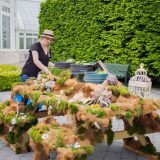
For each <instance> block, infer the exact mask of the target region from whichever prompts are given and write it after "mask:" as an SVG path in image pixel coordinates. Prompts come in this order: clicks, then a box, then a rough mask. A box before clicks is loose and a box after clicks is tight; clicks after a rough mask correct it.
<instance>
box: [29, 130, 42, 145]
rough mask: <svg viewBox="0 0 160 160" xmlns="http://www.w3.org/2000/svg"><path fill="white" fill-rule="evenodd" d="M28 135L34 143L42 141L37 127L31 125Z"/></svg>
mask: <svg viewBox="0 0 160 160" xmlns="http://www.w3.org/2000/svg"><path fill="white" fill-rule="evenodd" d="M29 135H30V137H31V138H32V140H33V141H34V142H36V143H41V142H42V133H41V132H40V130H39V129H37V128H35V127H33V128H32V129H31V130H30V131H29Z"/></svg>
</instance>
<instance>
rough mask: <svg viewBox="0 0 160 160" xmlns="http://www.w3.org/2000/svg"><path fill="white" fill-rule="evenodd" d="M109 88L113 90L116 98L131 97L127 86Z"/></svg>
mask: <svg viewBox="0 0 160 160" xmlns="http://www.w3.org/2000/svg"><path fill="white" fill-rule="evenodd" d="M109 88H110V89H111V90H112V94H113V95H114V96H116V97H118V96H120V95H122V96H125V97H128V96H129V95H130V92H129V91H128V88H127V87H125V86H112V85H111V86H110V87H109Z"/></svg>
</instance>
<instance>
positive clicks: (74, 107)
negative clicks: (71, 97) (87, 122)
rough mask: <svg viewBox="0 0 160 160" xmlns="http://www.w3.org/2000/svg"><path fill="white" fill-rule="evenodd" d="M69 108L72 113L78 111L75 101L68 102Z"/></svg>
mask: <svg viewBox="0 0 160 160" xmlns="http://www.w3.org/2000/svg"><path fill="white" fill-rule="evenodd" d="M69 108H70V109H71V113H72V114H75V113H77V112H78V104H77V103H70V104H69Z"/></svg>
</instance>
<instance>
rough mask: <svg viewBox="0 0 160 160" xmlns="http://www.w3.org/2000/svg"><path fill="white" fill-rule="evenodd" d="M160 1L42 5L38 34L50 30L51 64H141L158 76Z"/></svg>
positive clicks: (70, 0) (49, 0)
mask: <svg viewBox="0 0 160 160" xmlns="http://www.w3.org/2000/svg"><path fill="white" fill-rule="evenodd" d="M159 10H160V3H159V0H143V1H142V0H134V1H131V0H85V1H82V0H76V1H75V0H46V1H45V2H42V3H41V11H40V15H39V23H40V34H41V33H42V31H43V30H44V29H45V28H48V29H51V30H54V32H55V35H56V38H57V39H58V40H57V41H56V42H54V43H53V45H52V46H51V47H52V51H53V58H52V60H53V61H62V60H66V59H69V58H73V59H76V60H77V61H82V60H85V61H88V62H91V61H97V60H99V59H101V60H103V61H105V62H111V63H114V62H115V63H122V64H130V66H131V68H130V73H131V74H133V73H134V71H135V69H136V68H137V67H139V64H140V63H141V62H143V63H144V64H145V67H146V68H147V69H148V74H149V75H150V76H153V77H159V76H160V63H159V59H160V54H159V53H160V45H159V42H160V16H159Z"/></svg>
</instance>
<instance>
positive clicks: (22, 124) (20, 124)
mask: <svg viewBox="0 0 160 160" xmlns="http://www.w3.org/2000/svg"><path fill="white" fill-rule="evenodd" d="M16 124H17V126H18V127H24V125H25V122H24V120H23V119H22V118H21V117H18V118H17V119H16Z"/></svg>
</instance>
